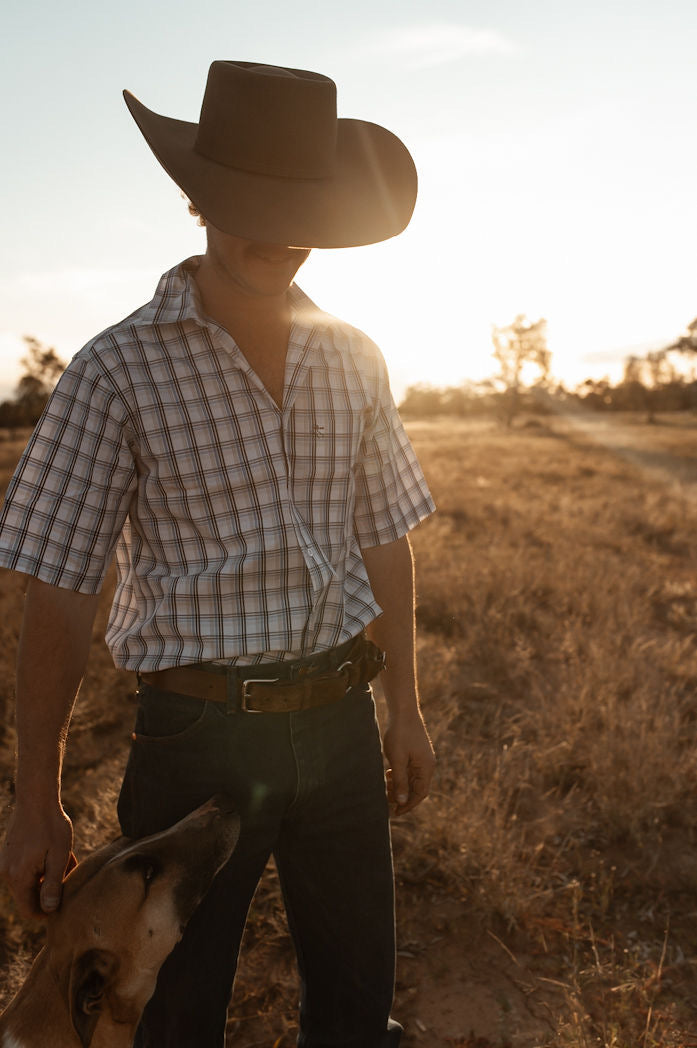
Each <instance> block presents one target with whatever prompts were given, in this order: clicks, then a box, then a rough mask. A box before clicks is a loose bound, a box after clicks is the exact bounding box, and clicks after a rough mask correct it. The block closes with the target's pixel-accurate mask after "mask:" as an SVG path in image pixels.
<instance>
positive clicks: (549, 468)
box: [0, 418, 697, 1048]
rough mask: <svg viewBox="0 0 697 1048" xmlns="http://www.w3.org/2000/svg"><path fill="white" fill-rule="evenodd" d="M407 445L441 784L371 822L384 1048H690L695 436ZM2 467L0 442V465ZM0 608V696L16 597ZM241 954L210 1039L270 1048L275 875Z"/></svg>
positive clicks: (103, 706) (471, 433)
mask: <svg viewBox="0 0 697 1048" xmlns="http://www.w3.org/2000/svg"><path fill="white" fill-rule="evenodd" d="M410 432H411V436H412V438H413V440H414V443H415V446H416V449H417V452H418V454H419V456H420V458H421V461H422V463H423V465H424V468H425V471H426V474H427V476H428V478H429V481H430V484H431V487H432V489H433V492H434V495H435V498H436V501H437V503H438V513H437V514H436V515H435V516H433V517H432V518H431V519H429V520H428V521H426V522H425V523H424V524H423V525H422V526H421V527H420V528H419V529H417V531H416V532H415V533H414V536H413V542H414V547H415V552H416V563H417V586H418V608H417V618H418V624H419V642H418V643H419V662H420V671H421V690H422V700H423V706H424V712H425V716H426V719H427V722H428V725H429V728H430V730H431V733H432V735H433V738H434V742H435V745H436V748H437V751H438V755H439V765H438V770H437V774H436V781H435V785H434V790H433V795H432V797H431V798H429V800H428V801H427V802H426V803H425V804H424V805H423V806H422V807H421V808H419V809H417V811H416V812H414V813H413V815H411V816H410V817H408V818H407V819H404V820H398V821H397V822H395V824H394V848H395V861H396V871H397V880H398V900H399V947H400V971H399V981H398V986H397V1008H396V1014H397V1016H398V1017H399V1018H400V1019H402V1020H405V1019H406V1022H407V1030H408V1036H407V1039H406V1044H407V1045H410V1044H415V1045H416V1044H423V1043H428V1044H429V1045H431V1046H432V1048H471V1046H474V1045H476V1048H504V1046H506V1045H508V1046H510V1048H513V1046H515V1048H549V1046H552V1045H559V1046H565V1048H590V1046H593V1048H689V1046H690V1045H693V1046H694V1045H696V1044H697V1019H695V1014H696V1012H697V1007H696V1002H697V980H696V978H695V975H696V966H695V960H694V959H695V956H696V955H697V952H696V947H697V920H696V918H697V891H696V889H697V838H696V832H695V827H696V826H697V644H696V642H695V629H696V627H697V575H696V574H695V567H696V563H695V560H696V556H695V539H694V536H695V525H696V524H697V502H696V501H695V498H694V496H695V493H697V458H696V457H695V452H694V448H695V436H696V435H697V427H696V426H695V422H694V420H691V419H689V418H685V419H682V420H681V425H680V426H668V425H665V424H663V425H657V426H652V427H648V426H645V425H642V424H640V423H639V422H638V421H637V422H634V421H633V420H631V419H624V420H622V421H621V422H618V420H613V422H612V424H610V423H608V422H607V420H600V421H596V420H591V421H584V420H582V419H578V418H577V419H574V420H567V419H551V420H547V421H545V423H544V424H543V425H539V424H538V425H536V426H527V427H525V426H522V427H520V428H518V429H517V430H515V431H513V432H509V433H504V432H502V431H501V430H500V429H499V428H498V427H497V426H496V425H495V424H494V423H490V422H487V421H486V420H482V421H478V422H476V423H475V422H472V423H462V422H452V421H451V420H447V421H446V420H443V421H442V422H429V423H425V422H423V423H419V422H414V423H412V424H411V425H410ZM16 453H17V448H15V447H8V446H6V445H0V470H2V469H3V468H5V467H6V465H7V468H9V465H10V460H11V459H12V457H13V455H14V456H16ZM3 454H5V455H6V457H7V459H8V462H7V464H6V463H5V462H4V460H3V457H2V456H3ZM0 610H1V611H2V615H0V630H1V631H2V638H3V640H4V644H3V651H4V652H5V656H4V657H5V660H6V661H5V663H4V664H2V671H1V672H0V701H1V700H2V699H3V698H4V699H5V700H6V702H9V699H10V696H11V690H12V686H11V679H12V663H13V660H14V646H15V643H16V636H17V628H18V619H19V614H20V610H21V585H20V584H19V582H18V580H16V579H10V578H8V577H5V579H4V582H3V586H2V588H0ZM102 614H104V612H103V613H102ZM100 628H101V629H102V630H103V622H102V623H100V624H98V626H97V628H96V630H95V644H94V650H93V654H92V659H91V663H90V668H89V672H88V676H87V679H86V682H85V685H84V687H83V696H82V701H81V703H80V706H79V707H78V713H77V717H76V721H75V725H74V729H73V733H72V736H71V740H70V744H69V753H68V764H67V768H66V797H67V803H68V805H69V807H70V809H71V811H72V812H73V814H74V815H75V816H76V818H77V820H78V826H79V832H80V835H81V841H80V843H81V844H82V846H83V849H84V848H85V847H86V846H87V847H89V846H92V845H93V844H96V843H98V842H99V841H100V840H102V839H104V837H106V836H108V835H109V834H111V833H113V832H114V831H115V823H114V816H113V807H114V800H115V796H116V790H117V788H118V782H119V777H120V773H121V769H122V767H123V762H124V761H125V756H126V752H127V747H128V734H129V731H130V720H131V717H132V707H131V704H130V702H129V698H128V697H129V693H130V691H131V688H132V681H130V680H129V679H128V678H125V677H124V676H123V675H119V674H116V673H115V671H113V669H112V668H110V666H109V660H108V655H107V653H106V651H105V649H104V646H103V642H102V641H101V640H100V639H98V638H99V635H100ZM4 723H5V729H6V730H5V737H4V749H2V748H1V747H0V771H1V772H2V777H3V780H4V782H5V783H6V784H7V783H9V781H10V778H11V750H12V731H11V725H10V723H9V719H8V714H7V712H6V713H5V720H4ZM1 742H2V740H0V743H1ZM105 753H107V754H108V758H107V759H105ZM8 796H9V794H8ZM0 923H1V925H2V927H1V929H0V930H2V932H3V933H4V943H5V949H4V959H5V961H7V960H9V958H10V957H12V956H13V955H16V954H17V952H18V951H21V950H22V949H25V950H27V951H29V952H31V950H32V949H33V948H34V947H35V945H36V942H37V941H38V940H37V937H36V936H35V935H33V934H32V933H28V932H27V930H26V929H23V928H21V927H20V926H19V925H18V923H17V921H16V919H15V918H14V916H13V913H12V910H11V908H10V906H9V903H8V902H7V900H5V901H4V902H3V908H2V913H0ZM1 941H2V940H0V942H1ZM246 941H247V946H248V947H249V948H248V949H247V951H246V953H245V954H244V957H243V961H242V967H241V972H240V976H239V979H238V984H237V993H236V997H235V1003H234V1006H233V1011H232V1016H231V1020H230V1025H229V1044H230V1045H238V1046H240V1048H251V1046H252V1045H254V1044H260V1045H261V1044H263V1045H267V1046H270V1045H276V1046H278V1048H280V1046H284V1048H286V1046H290V1045H291V1044H293V1043H294V1038H295V1033H296V1030H297V1026H296V999H297V985H296V977H295V974H294V966H293V961H292V956H291V951H290V947H289V944H288V939H287V935H286V932H285V922H284V919H283V913H282V904H281V897H280V890H279V888H278V883H277V880H276V878H275V876H274V873H273V870H270V871H269V873H268V875H267V876H266V878H265V880H264V881H263V883H262V886H261V889H260V892H259V894H258V897H257V900H256V903H255V906H254V909H253V911H252V915H251V918H250V923H249V927H248V931H247V940H246ZM1 954H2V950H0V955H1ZM2 961H3V956H0V963H1V962H2ZM504 981H505V986H504ZM10 983H11V978H10V976H6V980H5V987H4V994H5V996H7V993H8V992H9V989H10ZM487 995H488V996H487ZM2 996H3V990H2V989H0V999H2ZM475 997H478V998H479V1000H480V1006H479V1011H477V1009H476V1008H474V1005H473V1004H472V1001H470V1002H469V1003H468V998H475ZM446 998H447V1001H446ZM459 998H461V999H462V1000H461V1001H460V1000H459ZM487 1002H489V1003H487ZM502 1002H503V1003H502ZM446 1003H447V1006H448V1008H450V1010H451V1012H452V1013H453V1016H454V1017H453V1018H451V1019H449V1020H448V1022H449V1023H450V1025H447V1023H446V1022H445V1019H444V1013H445V1010H446V1008H445V1005H446ZM475 1003H476V1002H475ZM487 1009H488V1012H487ZM496 1010H497V1013H496V1016H495V1017H494V1018H495V1021H494V1018H492V1016H493V1011H496ZM485 1013H486V1014H485ZM524 1013H526V1014H527V1013H529V1017H530V1016H532V1018H530V1022H528V1024H527V1025H525V1027H524V1028H523V1025H521V1023H522V1020H521V1016H523V1015H524ZM479 1017H481V1029H480V1028H479V1027H477V1028H475V1026H476V1023H477V1022H479ZM533 1020H534V1021H533ZM458 1022H459V1024H460V1025H459V1026H458V1025H457V1023H458ZM487 1023H488V1024H487ZM468 1024H469V1025H468ZM453 1031H454V1032H453Z"/></svg>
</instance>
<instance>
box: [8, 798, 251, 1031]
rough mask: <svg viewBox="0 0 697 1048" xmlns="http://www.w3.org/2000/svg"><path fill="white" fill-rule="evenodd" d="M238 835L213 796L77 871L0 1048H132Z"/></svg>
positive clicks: (234, 820)
mask: <svg viewBox="0 0 697 1048" xmlns="http://www.w3.org/2000/svg"><path fill="white" fill-rule="evenodd" d="M239 828H240V823H239V817H238V816H237V815H236V814H235V812H234V811H233V809H232V806H231V805H230V803H229V802H228V801H227V799H225V798H223V797H214V798H212V799H211V800H210V801H208V802H207V803H206V804H204V805H203V806H202V807H200V808H197V809H196V811H194V812H192V813H191V815H188V816H187V817H186V818H184V819H182V820H181V822H178V823H176V825H174V826H172V827H171V828H170V829H168V830H165V831H163V832H162V833H157V834H154V835H153V836H151V837H145V838H143V839H142V840H129V839H127V838H123V837H122V838H120V839H119V840H116V841H114V842H112V843H111V844H108V845H107V846H106V847H104V848H100V849H99V851H97V852H95V853H94V854H93V855H91V856H89V857H88V858H87V859H86V860H85V861H84V862H81V863H79V865H78V866H76V868H75V869H74V870H73V871H72V872H71V873H70V874H69V875H68V876H67V877H66V879H65V882H64V885H63V899H62V902H61V907H60V909H59V910H58V911H57V912H56V913H55V914H52V915H50V916H49V917H48V918H47V929H46V943H45V946H44V947H43V949H42V950H41V952H40V953H39V955H38V956H37V958H36V960H35V962H34V964H33V966H32V968H31V971H30V972H29V975H28V976H27V979H26V981H25V983H24V985H23V986H22V988H21V989H20V990H19V992H18V994H17V995H16V997H15V998H14V999H13V1000H12V1002H11V1003H10V1004H9V1006H8V1007H7V1009H6V1010H5V1011H4V1012H3V1013H2V1015H0V1048H131V1046H132V1044H133V1038H134V1036H135V1031H136V1027H137V1026H138V1023H139V1021H140V1017H141V1015H142V1012H143V1008H144V1007H145V1005H146V1004H147V1002H148V1001H149V1000H150V997H151V996H152V994H153V992H154V990H155V983H156V980H157V974H158V972H159V970H160V967H161V965H162V964H163V962H164V961H165V959H166V957H167V956H168V954H169V953H170V952H171V951H172V949H173V948H174V946H175V945H176V943H177V942H178V941H179V939H180V938H181V935H182V931H183V929H184V926H185V924H186V922H187V921H188V920H189V918H190V917H191V915H192V914H193V912H194V910H195V909H196V907H197V905H198V904H199V902H200V901H201V899H202V898H203V896H204V895H205V893H206V891H207V890H208V888H209V887H210V885H211V883H212V881H213V878H214V877H215V875H216V874H217V873H218V871H219V870H220V869H221V868H222V867H223V866H224V865H225V863H226V862H227V861H228V859H229V858H230V856H231V854H232V852H233V850H234V848H235V845H236V843H237V839H238V836H239Z"/></svg>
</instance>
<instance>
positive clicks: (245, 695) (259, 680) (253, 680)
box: [240, 677, 281, 713]
mask: <svg viewBox="0 0 697 1048" xmlns="http://www.w3.org/2000/svg"><path fill="white" fill-rule="evenodd" d="M280 679H281V678H280V677H273V678H270V677H248V678H247V679H246V680H243V681H242V699H241V702H240V709H241V710H242V712H243V713H263V710H250V709H249V707H248V706H247V700H248V699H249V685H250V684H278V682H279V681H280Z"/></svg>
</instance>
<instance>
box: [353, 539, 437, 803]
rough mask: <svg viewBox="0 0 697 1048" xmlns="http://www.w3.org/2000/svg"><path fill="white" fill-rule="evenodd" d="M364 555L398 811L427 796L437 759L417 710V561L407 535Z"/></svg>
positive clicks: (390, 786) (364, 551) (385, 738)
mask: <svg viewBox="0 0 697 1048" xmlns="http://www.w3.org/2000/svg"><path fill="white" fill-rule="evenodd" d="M361 554H362V556H363V561H364V563H365V566H366V570H367V572H368V578H369V579H370V585H371V589H372V590H373V593H374V595H375V599H376V600H377V602H378V604H379V605H380V607H381V608H382V611H383V613H382V615H381V616H380V617H379V618H377V619H376V620H375V621H374V622H372V623H371V624H370V626H369V628H368V633H369V635H370V637H371V639H372V640H373V641H374V642H375V644H377V645H378V646H379V647H380V648H382V649H383V651H385V652H386V654H387V666H386V669H385V670H384V671H383V674H382V677H381V680H382V685H383V690H384V693H385V699H386V702H387V709H388V723H387V727H386V729H385V732H384V736H383V750H384V753H385V757H386V758H387V762H388V765H389V770H388V792H389V797H390V801H391V802H392V804H394V805H395V809H394V811H395V815H403V814H404V812H407V811H409V810H410V809H411V808H414V807H416V805H417V804H419V803H420V802H421V801H422V800H423V799H424V797H426V796H427V794H428V790H429V786H430V782H431V776H432V775H433V770H434V768H435V763H436V759H435V756H434V753H433V748H432V746H431V743H430V740H429V738H428V734H427V732H426V727H425V725H424V722H423V718H422V716H421V711H420V709H419V697H418V689H417V680H416V657H415V644H414V632H415V631H414V563H413V558H412V553H411V546H410V544H409V539H408V538H407V536H404V538H401V539H398V540H397V541H396V542H389V543H387V544H386V545H384V546H371V547H369V548H367V549H362V550H361Z"/></svg>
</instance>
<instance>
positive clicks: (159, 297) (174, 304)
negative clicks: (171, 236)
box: [140, 255, 324, 328]
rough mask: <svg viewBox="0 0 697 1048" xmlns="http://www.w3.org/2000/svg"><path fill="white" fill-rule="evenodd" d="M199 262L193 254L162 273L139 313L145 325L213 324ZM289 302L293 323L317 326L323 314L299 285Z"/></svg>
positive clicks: (292, 287)
mask: <svg viewBox="0 0 697 1048" xmlns="http://www.w3.org/2000/svg"><path fill="white" fill-rule="evenodd" d="M200 261H201V256H200V255H192V256H191V258H187V259H185V260H184V261H183V262H180V263H179V264H178V265H176V266H174V268H173V269H170V270H168V271H167V272H166V273H163V274H162V276H161V277H160V280H159V282H158V285H157V288H156V289H155V294H154V295H153V297H152V299H151V301H150V302H148V304H147V305H146V306H145V307H144V308H143V309H142V310H141V311H140V318H141V320H142V322H143V323H146V324H181V323H182V322H183V321H185V320H193V321H194V322H195V323H197V324H199V325H200V326H202V327H206V326H209V325H210V324H211V323H212V321H210V320H209V319H208V317H207V316H206V315H205V313H204V312H203V310H202V308H201V300H200V297H199V293H198V288H197V287H196V281H195V280H194V273H195V272H196V270H197V268H198V266H199V263H200ZM289 299H290V306H291V310H292V312H293V323H294V324H296V325H298V326H300V327H307V328H312V327H317V326H318V324H319V323H320V322H321V320H322V318H323V317H324V314H323V313H322V311H321V310H320V309H319V308H318V307H317V306H316V305H315V303H314V302H313V301H312V299H310V298H309V297H308V296H307V295H306V294H305V292H304V291H302V290H301V289H300V288H299V287H298V286H297V284H292V285H291V287H290V294H289Z"/></svg>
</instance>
